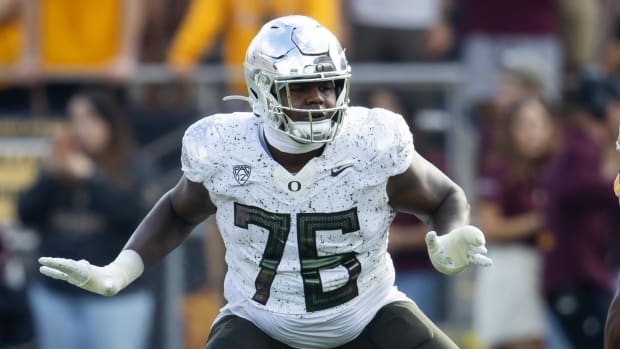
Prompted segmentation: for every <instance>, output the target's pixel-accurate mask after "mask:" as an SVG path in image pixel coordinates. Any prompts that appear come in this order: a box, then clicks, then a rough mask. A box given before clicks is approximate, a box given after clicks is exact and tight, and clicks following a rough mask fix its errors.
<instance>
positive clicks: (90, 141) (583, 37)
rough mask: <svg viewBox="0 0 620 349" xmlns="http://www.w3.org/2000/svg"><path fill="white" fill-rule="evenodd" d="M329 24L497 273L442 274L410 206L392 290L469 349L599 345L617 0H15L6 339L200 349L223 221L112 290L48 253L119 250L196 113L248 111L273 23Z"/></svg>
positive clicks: (609, 288) (618, 262) (396, 230)
mask: <svg viewBox="0 0 620 349" xmlns="http://www.w3.org/2000/svg"><path fill="white" fill-rule="evenodd" d="M287 14H305V15H309V16H312V17H314V18H315V19H317V20H318V21H319V22H321V23H322V24H324V25H325V26H326V27H328V28H329V29H330V30H332V31H333V32H334V33H335V34H336V35H337V36H338V37H339V38H340V39H341V42H342V44H343V46H344V47H345V48H346V50H347V55H348V58H349V61H350V64H351V65H352V73H353V77H352V88H351V104H352V105H366V106H373V107H384V108H387V109H391V110H393V111H395V112H398V113H401V114H402V115H403V116H404V117H405V118H406V120H407V121H408V122H409V125H410V128H411V131H412V132H413V134H414V139H415V146H416V149H417V150H418V152H420V153H421V154H422V155H424V156H425V157H427V158H428V159H429V160H431V161H432V162H433V163H434V164H436V165H437V166H438V167H440V168H441V169H442V170H444V171H445V172H446V173H448V174H449V175H450V176H451V177H452V178H453V179H454V180H455V181H457V182H458V183H459V184H460V185H461V186H463V188H464V189H465V190H466V192H467V194H468V197H469V199H470V201H471V203H472V207H473V217H472V219H473V222H474V223H475V224H477V225H479V226H480V227H481V228H482V230H483V231H484V232H485V233H486V235H487V239H488V247H489V255H490V257H491V258H493V259H494V262H495V264H494V266H493V267H492V268H488V269H484V270H473V271H468V272H465V273H463V274H460V275H458V276H454V277H450V278H447V277H444V276H442V275H441V274H439V273H438V272H436V271H435V270H434V269H432V266H431V265H430V262H429V261H428V257H427V255H426V250H425V246H424V233H425V231H426V230H425V227H423V226H422V225H421V224H420V222H419V221H418V220H417V219H416V218H415V217H413V216H408V215H398V216H397V218H396V220H395V221H394V223H393V226H392V229H391V234H390V240H389V243H390V246H389V247H390V251H391V253H392V256H393V259H394V262H395V265H396V271H397V285H398V287H399V288H400V289H401V290H403V291H404V292H405V293H407V294H408V295H409V296H411V297H412V298H413V299H414V300H415V301H416V302H417V303H418V305H419V306H420V307H421V308H422V310H423V311H424V312H425V313H426V314H427V315H428V316H429V317H430V318H431V319H432V320H434V321H436V322H437V323H438V324H439V325H440V326H441V327H442V328H444V329H445V330H446V331H447V332H448V333H449V335H450V336H451V337H452V338H453V339H454V340H455V341H456V342H457V343H458V344H459V346H461V347H462V348H465V349H542V348H552V349H592V348H602V347H603V344H602V330H603V324H604V320H605V314H606V311H607V307H608V305H609V302H610V299H611V296H612V294H613V292H615V291H616V289H617V275H618V269H619V268H620V236H618V233H619V232H618V231H617V230H616V229H618V227H620V222H618V221H619V220H620V214H619V212H618V201H617V199H616V197H615V196H614V194H613V191H612V183H613V180H614V178H615V176H616V175H617V173H618V169H620V155H619V153H618V152H617V151H616V150H615V147H616V145H615V141H616V137H617V135H618V125H619V124H620V74H619V73H620V1H618V0H588V1H584V0H148V1H147V0H80V1H76V0H0V348H13V347H15V348H65V349H69V348H128V349H141V348H161V349H171V348H182V347H184V348H191V349H193V348H201V347H202V345H203V343H204V341H205V339H206V336H207V335H208V332H209V327H210V323H211V320H212V319H213V317H214V315H215V313H216V312H217V311H218V308H219V306H220V305H221V304H222V302H223V299H222V295H221V287H222V280H223V275H224V272H225V270H224V264H223V257H222V256H223V252H222V243H221V241H219V238H218V235H217V229H216V228H215V225H214V223H213V221H212V220H211V219H209V220H208V221H206V222H205V223H204V224H203V225H201V226H199V228H198V229H196V231H195V232H194V233H193V234H192V235H191V237H190V239H189V240H188V241H187V242H186V243H185V244H184V245H183V246H182V247H181V248H179V249H178V250H177V251H175V252H174V253H173V254H172V255H170V256H169V257H168V258H167V259H166V261H165V262H164V263H163V264H162V265H160V266H158V267H156V268H154V269H153V270H151V271H149V272H148V273H147V274H145V275H144V276H143V277H142V278H141V279H140V282H138V283H136V284H135V285H133V286H132V287H131V288H129V289H127V290H125V291H123V293H121V294H120V295H118V296H116V297H112V298H103V297H99V296H94V295H90V294H85V293H84V292H85V291H82V290H79V289H77V288H71V287H69V286H65V285H64V284H61V283H60V282H56V281H54V280H50V279H47V280H43V278H42V277H39V275H38V273H37V272H36V266H35V264H36V257H38V256H41V255H45V256H63V257H68V258H77V259H81V258H85V259H88V260H90V261H91V262H92V263H94V264H106V263H108V262H109V261H111V260H112V259H113V258H114V257H115V255H116V254H117V252H118V251H119V250H120V248H121V247H122V246H123V245H124V243H125V241H126V240H127V238H128V237H129V235H130V234H131V233H132V231H133V229H134V228H135V226H136V225H137V224H138V222H139V221H140V219H141V218H142V216H143V215H144V214H145V212H146V211H147V210H148V208H149V207H150V206H151V205H152V204H153V203H154V200H156V198H158V197H159V195H160V194H161V193H162V192H163V191H165V190H167V188H169V187H170V186H171V185H172V184H173V183H174V182H175V181H176V180H177V179H178V176H179V175H180V173H181V172H180V169H179V160H178V159H179V155H180V144H181V143H180V139H181V136H182V134H183V131H184V129H185V128H186V127H187V126H188V125H189V124H191V123H192V122H194V121H196V120H197V119H199V118H201V117H203V116H206V115H209V114H212V113H216V112H228V111H233V110H239V111H245V110H248V106H247V105H244V104H243V103H238V102H236V101H227V102H222V97H224V96H226V95H230V94H241V95H244V94H247V90H246V89H245V85H244V80H243V74H242V70H241V69H240V68H241V64H242V62H243V59H244V53H245V49H246V47H247V45H248V44H249V42H250V40H251V39H252V37H253V36H254V35H255V33H256V32H257V31H258V29H259V28H260V26H261V25H262V23H264V22H265V21H266V20H269V19H271V18H274V17H278V16H282V15H287Z"/></svg>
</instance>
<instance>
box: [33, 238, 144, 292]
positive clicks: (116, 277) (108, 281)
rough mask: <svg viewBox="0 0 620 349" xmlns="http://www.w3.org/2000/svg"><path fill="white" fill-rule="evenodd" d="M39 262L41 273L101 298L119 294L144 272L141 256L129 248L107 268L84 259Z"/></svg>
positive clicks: (58, 259)
mask: <svg viewBox="0 0 620 349" xmlns="http://www.w3.org/2000/svg"><path fill="white" fill-rule="evenodd" d="M39 263H40V264H41V267H40V268H39V271H40V272H41V274H43V275H45V276H48V277H51V278H52V279H58V280H63V281H66V282H68V283H70V284H72V285H75V286H77V287H79V288H81V289H84V290H87V291H90V292H93V293H96V294H100V295H102V296H113V295H115V294H117V293H118V292H119V291H121V290H122V289H124V288H125V287H127V285H129V284H130V283H132V282H133V281H134V280H135V279H137V278H138V277H139V276H140V275H141V274H142V272H143V271H144V264H143V262H142V258H141V257H140V255H139V254H138V253H137V252H136V251H133V250H129V249H125V250H122V251H121V253H120V254H119V255H118V257H116V259H115V260H114V261H113V262H112V263H110V264H108V265H106V266H104V267H98V266H96V265H92V264H90V263H89V262H88V261H86V260H84V259H82V260H79V261H76V260H73V259H66V258H50V257H41V258H39Z"/></svg>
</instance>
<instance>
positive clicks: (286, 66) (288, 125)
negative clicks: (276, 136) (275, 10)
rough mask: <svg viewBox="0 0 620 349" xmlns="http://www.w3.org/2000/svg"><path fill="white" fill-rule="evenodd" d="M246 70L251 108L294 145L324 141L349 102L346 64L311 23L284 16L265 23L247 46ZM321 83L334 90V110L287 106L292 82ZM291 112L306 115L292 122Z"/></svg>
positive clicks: (332, 135)
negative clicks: (296, 143)
mask: <svg viewBox="0 0 620 349" xmlns="http://www.w3.org/2000/svg"><path fill="white" fill-rule="evenodd" d="M245 73H246V83H247V85H248V90H249V99H250V104H251V106H252V109H253V111H254V113H255V114H256V115H257V116H259V117H261V118H263V120H264V121H265V123H266V124H267V125H268V126H269V127H272V128H273V129H275V130H277V131H278V132H282V133H284V134H286V135H287V136H289V137H290V138H292V139H293V140H295V141H297V142H299V143H327V142H330V141H332V140H333V139H334V138H335V137H336V136H337V135H338V133H339V131H340V128H341V126H342V121H343V117H344V114H345V111H346V109H347V107H348V102H349V80H350V76H351V74H350V67H349V65H348V63H347V62H346V58H345V56H344V50H343V49H342V48H341V47H340V44H339V43H338V41H337V40H336V38H335V37H334V36H333V34H331V33H330V32H329V31H328V30H327V29H325V28H324V27H322V26H321V25H320V24H318V23H317V22H316V21H314V20H312V19H310V18H308V17H303V16H288V17H283V18H280V19H276V20H274V21H272V22H269V23H267V24H266V25H265V26H264V27H263V29H262V30H261V31H260V32H259V34H258V35H257V36H256V38H254V40H253V41H252V44H251V45H250V47H249V48H248V53H247V56H246V62H245ZM324 82H327V83H332V84H333V86H334V88H335V92H336V103H335V106H334V107H333V108H320V109H305V108H296V107H294V106H293V105H291V85H293V84H301V83H315V84H316V83H324ZM282 96H286V97H287V98H282ZM287 101H288V102H287ZM292 113H295V114H296V115H307V119H304V120H302V121H295V120H293V119H292V118H291V117H290V116H289V115H290V114H292ZM287 114H289V115H287ZM317 119H318V120H317Z"/></svg>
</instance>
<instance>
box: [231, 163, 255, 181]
mask: <svg viewBox="0 0 620 349" xmlns="http://www.w3.org/2000/svg"><path fill="white" fill-rule="evenodd" d="M250 173H252V168H251V167H250V166H248V165H235V166H233V175H234V176H235V180H236V181H237V183H239V184H241V185H244V184H245V182H247V181H248V179H250Z"/></svg>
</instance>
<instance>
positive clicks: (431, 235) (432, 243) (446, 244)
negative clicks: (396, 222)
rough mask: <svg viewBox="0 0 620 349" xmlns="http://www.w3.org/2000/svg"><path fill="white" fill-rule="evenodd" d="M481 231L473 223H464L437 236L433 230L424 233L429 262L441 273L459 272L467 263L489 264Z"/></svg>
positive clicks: (490, 261)
mask: <svg viewBox="0 0 620 349" xmlns="http://www.w3.org/2000/svg"><path fill="white" fill-rule="evenodd" d="M484 245H485V239H484V234H483V233H482V231H481V230H480V229H478V228H476V227H474V226H473V225H465V226H462V227H459V228H456V229H454V230H452V231H451V232H449V233H447V234H445V235H441V236H437V233H436V232H435V231H429V232H428V233H427V234H426V248H427V250H428V255H429V257H430V259H431V263H432V264H433V266H434V267H435V269H437V270H438V271H440V272H441V273H444V274H446V275H452V274H456V273H460V272H461V271H463V269H465V268H467V267H468V266H469V265H471V264H474V265H481V266H490V265H491V264H493V261H492V260H491V259H490V258H489V257H487V256H486V255H485V254H486V253H487V249H486V247H485V246H484Z"/></svg>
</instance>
